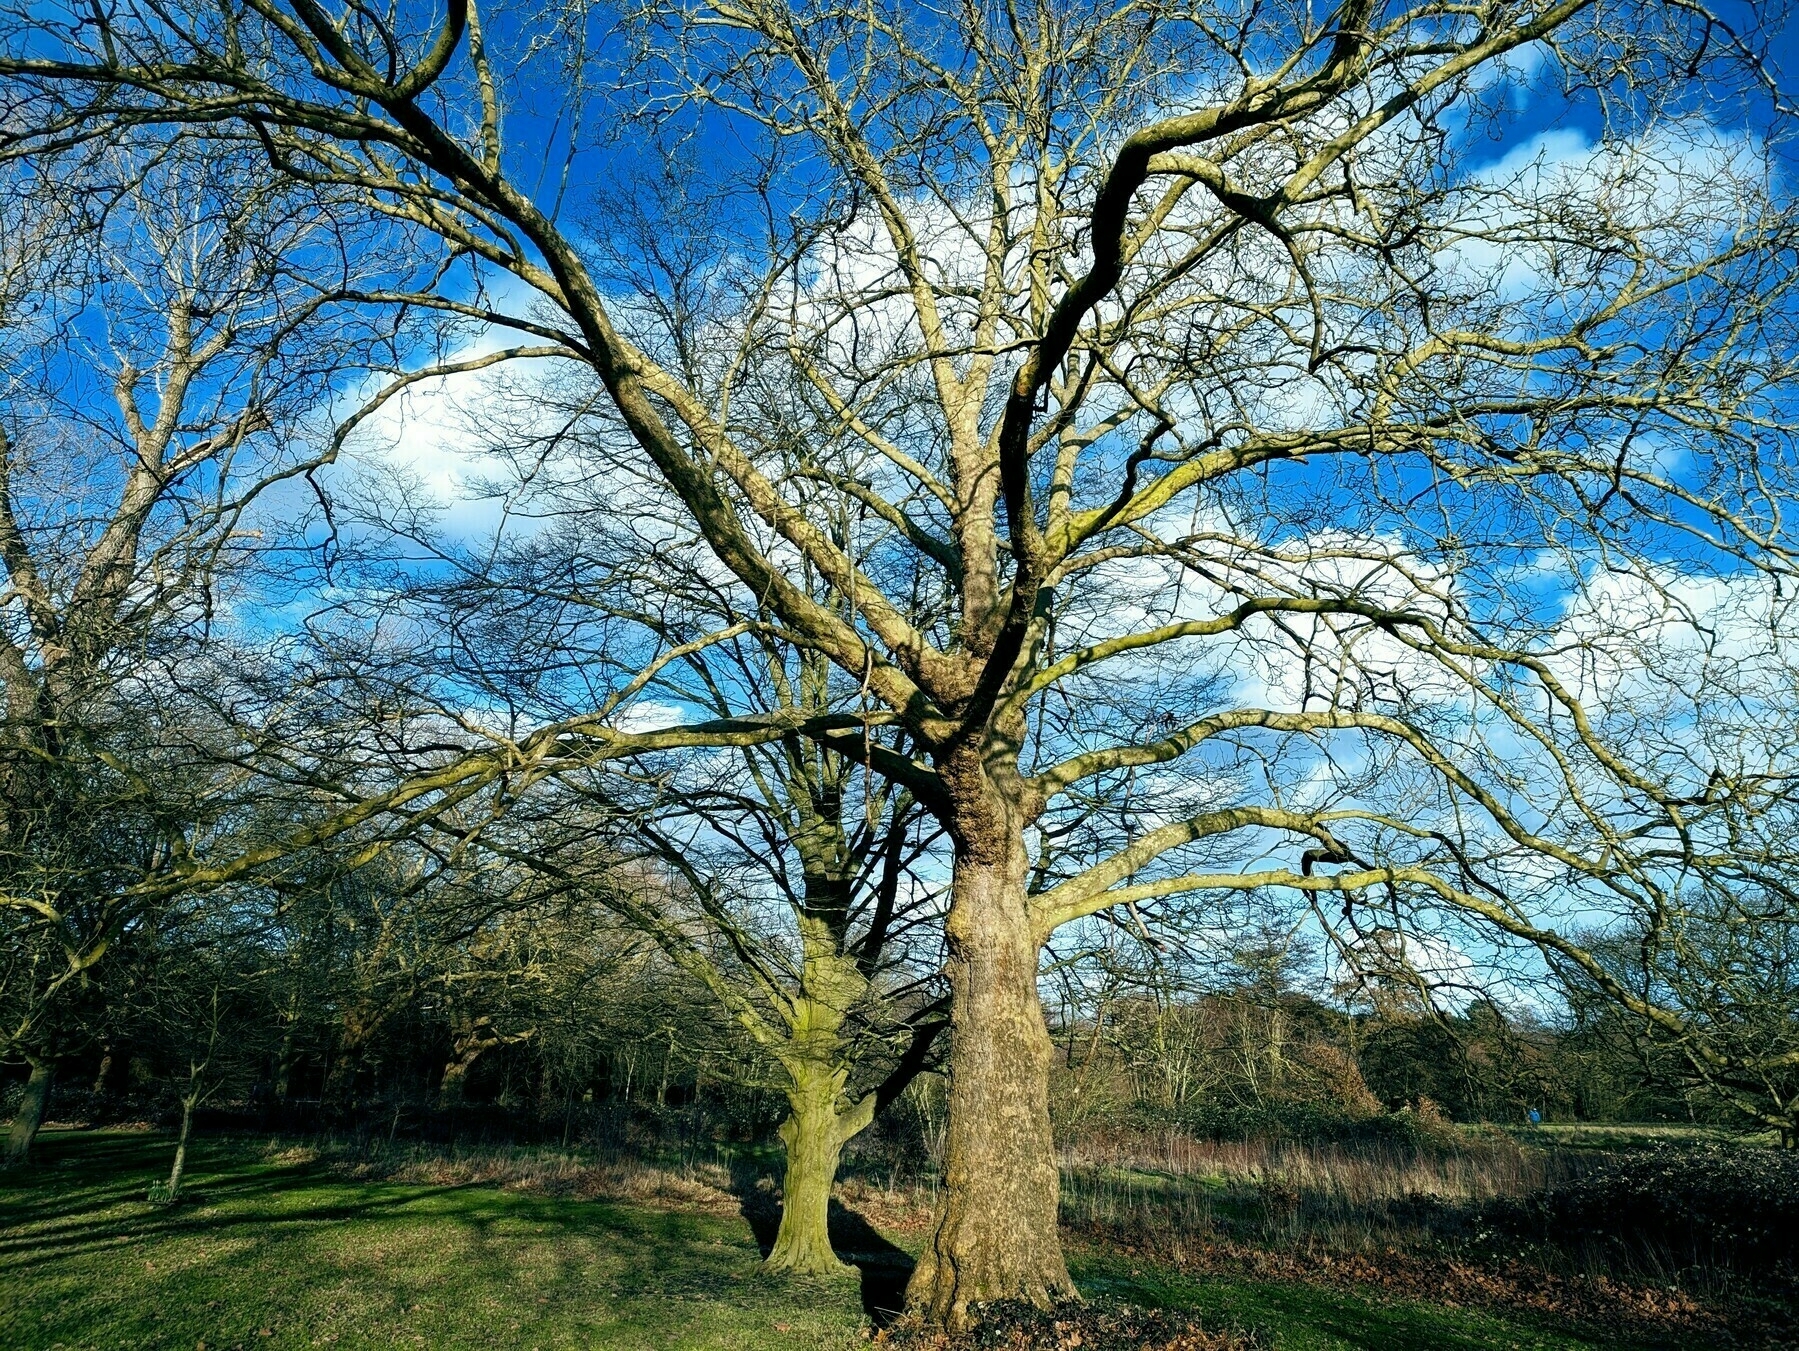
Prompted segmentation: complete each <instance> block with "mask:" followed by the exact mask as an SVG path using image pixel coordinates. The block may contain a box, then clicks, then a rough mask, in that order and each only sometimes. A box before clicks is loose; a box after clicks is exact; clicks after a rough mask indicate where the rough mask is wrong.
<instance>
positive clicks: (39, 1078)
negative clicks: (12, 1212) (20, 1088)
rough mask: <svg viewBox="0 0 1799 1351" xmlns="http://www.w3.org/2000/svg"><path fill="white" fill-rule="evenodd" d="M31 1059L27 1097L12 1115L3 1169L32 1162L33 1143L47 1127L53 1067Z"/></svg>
mask: <svg viewBox="0 0 1799 1351" xmlns="http://www.w3.org/2000/svg"><path fill="white" fill-rule="evenodd" d="M28 1059H29V1063H30V1065H31V1077H30V1078H28V1079H26V1081H25V1093H24V1096H22V1097H21V1098H20V1099H19V1106H18V1110H17V1111H15V1112H14V1113H13V1119H12V1130H11V1131H10V1132H8V1134H7V1137H6V1158H5V1162H4V1166H5V1167H7V1168H11V1167H13V1166H15V1165H17V1164H23V1163H28V1162H29V1161H30V1159H31V1143H32V1141H34V1140H36V1139H37V1133H38V1128H39V1127H40V1126H42V1125H43V1124H44V1108H45V1105H46V1104H47V1103H48V1102H49V1101H50V1080H51V1077H52V1075H53V1074H54V1073H55V1070H54V1067H53V1066H52V1064H51V1062H50V1061H49V1060H47V1059H39V1058H38V1057H36V1056H32V1057H29V1058H28Z"/></svg>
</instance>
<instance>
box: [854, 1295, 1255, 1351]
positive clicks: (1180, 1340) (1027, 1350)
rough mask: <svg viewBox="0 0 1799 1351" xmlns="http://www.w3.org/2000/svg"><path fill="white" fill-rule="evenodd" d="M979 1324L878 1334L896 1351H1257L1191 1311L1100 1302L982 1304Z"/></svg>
mask: <svg viewBox="0 0 1799 1351" xmlns="http://www.w3.org/2000/svg"><path fill="white" fill-rule="evenodd" d="M974 1313H975V1314H976V1315H977V1317H978V1320H979V1321H978V1322H976V1324H975V1325H974V1326H973V1327H972V1328H970V1329H969V1330H967V1331H966V1332H961V1333H949V1332H945V1331H944V1330H943V1329H941V1328H933V1327H927V1326H925V1325H923V1324H921V1323H918V1322H915V1321H911V1320H903V1321H901V1322H899V1323H896V1324H894V1325H893V1326H892V1327H889V1328H884V1329H882V1330H881V1331H880V1332H878V1333H877V1334H875V1338H874V1340H875V1344H876V1345H879V1346H887V1347H893V1348H895V1351H1252V1348H1254V1347H1255V1345H1256V1343H1255V1341H1254V1340H1253V1339H1252V1338H1251V1337H1249V1336H1248V1335H1246V1334H1245V1333H1242V1332H1239V1331H1237V1330H1236V1329H1234V1328H1224V1329H1220V1328H1210V1327H1206V1326H1204V1325H1203V1324H1202V1323H1201V1321H1200V1320H1199V1319H1197V1318H1195V1317H1193V1316H1192V1315H1191V1314H1185V1313H1181V1312H1179V1311H1177V1310H1172V1309H1141V1308H1138V1307H1136V1306H1135V1305H1131V1304H1114V1303H1111V1302H1109V1301H1095V1302H1092V1303H1082V1304H1061V1305H1057V1306H1056V1307H1055V1308H1054V1309H1038V1308H1035V1307H1033V1306H1032V1305H1029V1304H1019V1303H1010V1302H1008V1303H1001V1304H984V1305H980V1306H978V1307H977V1308H976V1309H975V1310H974Z"/></svg>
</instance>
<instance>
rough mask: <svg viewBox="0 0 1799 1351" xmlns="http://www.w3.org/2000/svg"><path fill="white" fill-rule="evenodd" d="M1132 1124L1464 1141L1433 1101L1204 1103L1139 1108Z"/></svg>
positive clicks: (1202, 1131) (1415, 1143)
mask: <svg viewBox="0 0 1799 1351" xmlns="http://www.w3.org/2000/svg"><path fill="white" fill-rule="evenodd" d="M1132 1115H1133V1117H1134V1118H1136V1119H1135V1120H1134V1121H1133V1122H1132V1124H1133V1125H1135V1126H1137V1127H1139V1128H1148V1129H1152V1130H1154V1129H1161V1130H1166V1129H1168V1128H1170V1127H1173V1128H1176V1129H1179V1130H1182V1131H1185V1132H1187V1133H1188V1134H1190V1135H1193V1136H1195V1137H1196V1138H1198V1139H1201V1140H1215V1141H1226V1140H1269V1141H1280V1142H1286V1143H1292V1144H1307V1145H1326V1144H1328V1145H1388V1146H1397V1147H1402V1148H1410V1149H1446V1148H1453V1147H1455V1146H1457V1145H1459V1144H1460V1143H1461V1137H1460V1135H1459V1134H1458V1132H1457V1131H1456V1129H1455V1127H1454V1125H1453V1124H1451V1123H1450V1121H1449V1120H1448V1118H1446V1117H1444V1116H1443V1115H1442V1113H1441V1112H1440V1111H1438V1110H1437V1109H1436V1107H1435V1105H1434V1104H1432V1103H1431V1102H1430V1100H1429V1099H1428V1098H1426V1099H1422V1100H1421V1101H1420V1103H1419V1106H1418V1107H1417V1108H1410V1107H1406V1108H1401V1109H1400V1110H1399V1111H1397V1112H1381V1113H1376V1114H1373V1115H1362V1114H1351V1113H1348V1112H1343V1111H1340V1110H1338V1109H1337V1108H1336V1107H1335V1106H1333V1105H1331V1104H1327V1103H1318V1102H1269V1103H1261V1104H1239V1103H1204V1104H1197V1105H1193V1106H1189V1107H1185V1108H1180V1109H1177V1110H1174V1111H1169V1110H1167V1109H1161V1108H1149V1107H1146V1106H1144V1105H1139V1107H1138V1108H1136V1109H1135V1111H1134V1112H1133V1114H1132Z"/></svg>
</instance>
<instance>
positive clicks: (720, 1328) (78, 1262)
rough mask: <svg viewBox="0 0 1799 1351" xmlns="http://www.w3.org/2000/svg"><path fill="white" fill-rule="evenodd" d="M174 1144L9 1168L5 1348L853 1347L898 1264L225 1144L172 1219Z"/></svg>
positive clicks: (1325, 1339)
mask: <svg viewBox="0 0 1799 1351" xmlns="http://www.w3.org/2000/svg"><path fill="white" fill-rule="evenodd" d="M167 1155H168V1144H167V1142H166V1141H164V1140H163V1139H161V1138H160V1137H158V1136H154V1135H144V1134H109V1133H104V1132H94V1133H74V1132H71V1133H49V1134H47V1135H46V1136H45V1137H44V1140H43V1146H42V1152H41V1154H40V1161H39V1162H38V1164H37V1165H36V1166H34V1167H33V1168H31V1169H30V1170H28V1171H27V1172H24V1173H19V1174H12V1175H5V1174H0V1347H5V1348H7V1349H8V1351H50V1348H56V1347H63V1348H70V1349H71V1351H72V1349H73V1348H76V1347H95V1348H99V1347H104V1348H108V1349H109V1351H110V1349H111V1348H116V1347H121V1346H130V1347H145V1348H168V1349H171V1351H173V1349H174V1348H182V1349H184V1351H196V1348H199V1347H201V1346H202V1345H203V1346H204V1348H205V1351H230V1349H231V1348H244V1349H246V1351H247V1349H248V1348H264V1347H267V1348H271V1349H273V1348H299V1347H335V1348H340V1349H342V1351H350V1349H351V1348H370V1349H371V1351H372V1349H373V1348H398V1347H428V1348H471V1349H478V1351H500V1349H501V1348H506V1349H508V1351H509V1349H510V1348H521V1349H528V1348H539V1349H540V1351H550V1349H551V1348H557V1349H558V1351H561V1349H562V1348H582V1351H638V1349H639V1348H641V1349H642V1351H701V1349H702V1348H704V1349H708V1351H709V1349H711V1348H717V1349H718V1351H759V1348H763V1347H768V1348H782V1349H786V1348H793V1349H794V1351H808V1349H810V1348H847V1347H852V1346H862V1345H866V1341H865V1338H866V1336H867V1329H868V1326H869V1323H868V1317H867V1314H866V1312H865V1309H864V1305H865V1303H866V1302H869V1301H870V1300H871V1299H875V1300H878V1298H879V1296H878V1293H877V1292H878V1291H879V1289H880V1288H882V1278H883V1277H884V1278H885V1283H886V1285H888V1286H891V1284H892V1281H893V1278H894V1275H895V1273H894V1272H893V1271H892V1270H891V1269H888V1270H886V1271H884V1272H883V1271H880V1270H878V1269H874V1268H871V1269H870V1273H869V1274H868V1275H865V1278H864V1281H863V1283H862V1286H861V1287H859V1286H858V1284H857V1283H856V1282H855V1281H853V1280H845V1281H842V1282H823V1283H807V1282H794V1281H791V1280H786V1279H778V1278H771V1277H767V1276H764V1275H762V1274H761V1272H760V1271H759V1270H758V1261H759V1257H760V1253H759V1250H758V1247H757V1241H756V1236H755V1234H754V1233H753V1232H752V1229H751V1227H750V1225H749V1224H748V1223H747V1222H746V1221H745V1220H744V1219H742V1218H741V1217H739V1216H736V1215H714V1214H706V1213H695V1212H691V1211H669V1210H657V1209H650V1208H645V1207H635V1206H624V1205H618V1204H612V1203H607V1202H600V1201H580V1200H571V1199H561V1198H550V1197H544V1196H533V1195H527V1194H521V1193H518V1192H512V1191H502V1190H498V1189H495V1188H491V1187H479V1186H461V1187H431V1186H417V1185H398V1184H393V1183H374V1182H360V1181H356V1180H353V1179H350V1178H346V1177H344V1176H342V1175H339V1174H336V1173H333V1172H332V1171H331V1170H329V1169H328V1168H326V1167H324V1166H322V1165H319V1164H310V1163H308V1164H298V1163H281V1162H271V1161H269V1160H268V1159H267V1158H265V1157H264V1154H263V1152H262V1151H261V1150H259V1149H257V1148H256V1147H254V1146H252V1145H249V1144H245V1143H232V1142H222V1141H217V1140H202V1141H200V1142H199V1145H198V1148H197V1150H196V1157H195V1158H194V1159H193V1161H192V1162H191V1163H190V1169H191V1174H190V1176H191V1179H192V1180H191V1182H190V1184H189V1185H190V1186H191V1188H192V1199H191V1200H190V1201H189V1202H187V1203H186V1204H183V1205H181V1206H178V1207H175V1208H173V1209H161V1208H157V1207H153V1206H151V1205H149V1204H148V1203H146V1202H145V1201H144V1199H143V1196H144V1187H145V1184H146V1183H147V1182H148V1181H149V1180H150V1179H151V1178H152V1177H154V1176H156V1175H157V1174H158V1173H159V1171H162V1170H165V1169H166V1167H167ZM1075 1268H1076V1277H1077V1279H1078V1280H1079V1281H1080V1282H1081V1283H1082V1285H1083V1286H1084V1288H1086V1289H1088V1290H1089V1291H1092V1292H1094V1293H1105V1294H1110V1295H1113V1296H1116V1297H1118V1298H1122V1299H1128V1300H1133V1301H1135V1302H1138V1303H1145V1304H1173V1305H1180V1306H1190V1307H1195V1308H1198V1309H1201V1310H1204V1311H1206V1312H1208V1313H1212V1314H1215V1315H1216V1316H1217V1318H1218V1319H1219V1321H1220V1322H1229V1323H1235V1324H1237V1325H1238V1326H1242V1327H1246V1328H1249V1329H1251V1330H1252V1331H1255V1332H1256V1333H1258V1335H1259V1336H1260V1338H1261V1339H1262V1340H1263V1342H1264V1343H1266V1344H1267V1345H1270V1346H1272V1347H1279V1348H1283V1349H1286V1348H1290V1349H1291V1351H1300V1349H1301V1348H1304V1349H1305V1351H1314V1349H1315V1351H1343V1349H1344V1348H1368V1349H1369V1351H1372V1349H1374V1348H1381V1349H1382V1351H1475V1349H1476V1348H1486V1347H1530V1348H1544V1351H1551V1349H1554V1351H1562V1349H1563V1348H1566V1349H1567V1351H1575V1349H1576V1348H1601V1347H1604V1348H1607V1349H1608V1351H1622V1348H1624V1347H1627V1346H1631V1345H1636V1344H1633V1343H1628V1342H1623V1341H1617V1340H1611V1339H1606V1338H1599V1339H1597V1340H1595V1339H1588V1338H1581V1337H1575V1336H1571V1335H1569V1334H1567V1333H1565V1332H1559V1331H1556V1330H1554V1329H1552V1328H1549V1327H1547V1326H1541V1325H1538V1324H1535V1323H1532V1322H1529V1321H1525V1320H1518V1319H1506V1318H1500V1317H1495V1316H1492V1315H1486V1314H1478V1313H1474V1312H1470V1311H1467V1310H1460V1309H1454V1308H1446V1307H1438V1306H1433V1305H1423V1304H1418V1303H1415V1302H1402V1301H1383V1300H1379V1299H1376V1298H1374V1297H1372V1296H1370V1297H1363V1296H1360V1295H1358V1294H1354V1293H1345V1292H1343V1291H1340V1290H1329V1291H1326V1290H1317V1289H1310V1288H1306V1287H1302V1286H1294V1285H1285V1284H1280V1283H1270V1282H1256V1281H1247V1280H1245V1281H1237V1280H1205V1281H1185V1280H1182V1279H1178V1278H1176V1277H1173V1276H1170V1275H1167V1274H1166V1273H1161V1272H1158V1271H1155V1270H1153V1269H1152V1270H1144V1269H1143V1268H1141V1267H1134V1266H1132V1265H1131V1264H1130V1263H1129V1262H1127V1261H1125V1260H1123V1259H1120V1258H1117V1257H1115V1256H1114V1255H1112V1254H1109V1253H1106V1252H1103V1251H1082V1250H1079V1249H1077V1251H1076V1253H1075ZM871 1277H872V1279H871ZM1688 1345H1689V1347H1690V1346H1691V1343H1688Z"/></svg>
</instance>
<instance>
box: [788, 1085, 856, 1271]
mask: <svg viewBox="0 0 1799 1351" xmlns="http://www.w3.org/2000/svg"><path fill="white" fill-rule="evenodd" d="M842 1083H843V1075H842V1072H841V1071H838V1070H835V1069H834V1068H833V1067H832V1066H831V1065H828V1064H821V1065H813V1066H801V1067H798V1069H797V1070H796V1072H795V1073H794V1075H793V1081H792V1084H791V1086H790V1088H789V1089H788V1094H787V1103H788V1113H787V1119H786V1120H785V1121H783V1122H782V1123H781V1144H782V1146H783V1147H784V1148H785V1149H786V1151H787V1168H786V1171H785V1173H783V1175H782V1178H781V1227H780V1231H779V1232H778V1233H777V1234H776V1235H775V1244H774V1247H773V1248H772V1249H771V1250H770V1252H769V1254H768V1263H767V1265H768V1266H769V1268H770V1269H771V1270H775V1271H793V1272H799V1273H802V1274H805V1275H811V1276H825V1275H831V1274H834V1273H836V1272H842V1271H847V1270H850V1268H849V1267H848V1266H847V1265H846V1264H845V1263H843V1262H839V1261H838V1260H837V1254H836V1253H835V1252H834V1251H833V1250H832V1248H831V1235H830V1214H831V1187H832V1184H833V1183H835V1182H836V1180H837V1164H838V1161H839V1159H841V1158H842V1155H843V1146H844V1142H845V1140H846V1139H847V1138H848V1137H847V1136H846V1135H845V1134H844V1133H843V1131H844V1124H845V1123H844V1121H843V1119H842V1118H841V1117H840V1116H839V1115H838V1111H837V1097H838V1093H839V1090H840V1088H841V1086H842Z"/></svg>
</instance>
